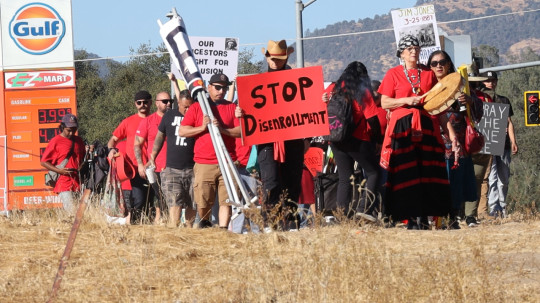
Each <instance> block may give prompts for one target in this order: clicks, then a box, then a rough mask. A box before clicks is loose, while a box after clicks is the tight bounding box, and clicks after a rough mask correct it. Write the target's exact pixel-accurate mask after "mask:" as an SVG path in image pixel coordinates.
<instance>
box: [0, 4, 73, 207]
mask: <svg viewBox="0 0 540 303" xmlns="http://www.w3.org/2000/svg"><path fill="white" fill-rule="evenodd" d="M0 14H1V15H0V22H1V29H2V31H1V38H2V39H1V46H0V49H1V56H0V65H1V72H0V74H1V76H2V81H1V85H2V94H1V101H2V106H0V112H1V114H0V119H1V121H0V137H2V139H4V141H3V142H2V143H3V144H1V146H0V160H1V161H0V166H2V167H3V168H4V170H3V171H4V172H5V173H4V174H0V199H1V201H0V211H7V210H11V209H31V208H42V207H59V206H61V203H60V201H59V199H58V197H57V195H56V194H55V193H53V192H52V189H51V188H50V187H47V186H46V185H45V173H46V172H47V171H46V169H44V168H43V167H42V166H41V165H40V158H41V154H42V153H43V151H44V150H45V147H46V146H47V144H48V142H49V141H50V140H51V139H52V138H53V137H54V136H55V135H57V134H58V133H59V129H58V125H59V124H60V121H61V119H62V117H63V116H64V115H65V114H66V113H72V114H77V106H76V94H75V70H74V66H73V59H74V58H73V38H72V36H73V33H72V28H73V27H72V24H71V1H69V0H54V1H52V0H43V1H32V0H30V1H29V0H20V1H12V0H0Z"/></svg>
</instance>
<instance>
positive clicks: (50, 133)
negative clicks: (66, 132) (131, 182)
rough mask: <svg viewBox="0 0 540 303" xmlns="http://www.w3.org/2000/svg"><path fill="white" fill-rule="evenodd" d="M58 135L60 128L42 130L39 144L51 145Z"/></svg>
mask: <svg viewBox="0 0 540 303" xmlns="http://www.w3.org/2000/svg"><path fill="white" fill-rule="evenodd" d="M58 134H60V129H59V128H40V129H39V143H49V141H51V139H52V138H54V136H56V135H58Z"/></svg>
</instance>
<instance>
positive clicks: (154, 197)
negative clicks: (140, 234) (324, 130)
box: [41, 35, 518, 232]
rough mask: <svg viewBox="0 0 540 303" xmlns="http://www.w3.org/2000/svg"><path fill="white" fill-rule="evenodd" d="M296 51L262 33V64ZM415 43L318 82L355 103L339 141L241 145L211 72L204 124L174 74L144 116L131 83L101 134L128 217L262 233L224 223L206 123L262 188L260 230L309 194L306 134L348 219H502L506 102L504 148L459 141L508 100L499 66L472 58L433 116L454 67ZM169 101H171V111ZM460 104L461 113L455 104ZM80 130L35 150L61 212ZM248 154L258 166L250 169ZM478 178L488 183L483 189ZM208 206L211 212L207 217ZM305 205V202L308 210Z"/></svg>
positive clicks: (77, 158) (142, 94) (511, 143)
mask: <svg viewBox="0 0 540 303" xmlns="http://www.w3.org/2000/svg"><path fill="white" fill-rule="evenodd" d="M293 51H294V49H293V48H292V47H290V46H287V43H286V42H285V40H281V41H269V42H268V45H267V48H266V49H264V48H263V54H264V56H265V58H266V61H267V64H268V72H274V71H281V70H286V69H290V68H291V67H290V66H289V65H287V61H288V58H289V55H290V54H291V53H293ZM420 51H421V43H420V41H419V40H418V39H417V37H415V36H412V35H405V36H403V37H402V38H401V39H400V41H399V43H398V45H397V53H396V55H397V57H398V58H399V59H400V62H401V64H399V65H397V66H395V67H393V68H391V69H389V70H388V71H387V73H386V75H385V76H384V77H383V79H382V81H380V82H379V81H376V80H373V81H372V80H371V79H370V77H369V75H368V71H367V69H366V67H365V66H364V64H363V63H362V62H360V61H353V62H351V63H350V64H348V65H347V67H346V68H345V69H344V71H343V73H342V74H341V76H340V77H339V79H338V80H337V81H336V82H335V83H332V84H331V85H330V86H329V87H328V88H327V89H326V90H325V92H324V93H323V97H322V99H323V101H324V102H328V101H329V100H330V99H331V98H333V97H334V98H335V97H340V98H343V99H344V100H345V101H346V102H349V103H351V105H352V109H353V110H352V112H353V118H354V123H355V125H356V129H355V130H354V132H353V133H352V137H351V138H350V140H347V141H345V142H332V143H329V142H325V141H324V140H319V139H320V138H305V139H295V140H287V141H276V142H271V143H265V144H259V145H257V146H253V147H252V146H243V145H242V144H241V140H240V136H241V130H240V122H239V120H240V119H241V118H242V116H243V111H242V109H241V108H239V107H238V106H237V105H236V104H235V103H233V102H232V101H234V100H232V99H233V95H234V94H228V95H227V92H228V91H229V89H230V88H232V89H231V90H234V83H233V82H231V81H230V80H229V78H228V77H227V76H226V75H224V74H215V75H213V76H212V77H211V79H210V81H209V83H208V85H207V86H206V94H207V95H208V101H209V105H210V109H211V110H212V113H213V116H214V117H215V119H214V120H213V121H211V120H210V117H209V116H208V115H205V114H203V111H202V109H201V106H200V105H199V102H197V100H194V99H193V98H192V96H191V95H190V93H189V91H187V90H183V91H180V89H179V88H178V83H177V81H176V79H175V78H174V76H170V80H171V81H172V83H173V86H174V88H175V98H176V100H175V99H173V98H171V96H170V95H169V93H167V92H159V93H158V94H157V95H156V99H155V104H156V108H157V111H156V112H155V113H153V114H151V113H150V106H151V104H152V95H151V94H150V93H149V92H147V91H144V90H141V91H139V92H137V93H136V94H135V96H134V100H133V102H134V107H135V109H136V113H135V114H133V115H131V116H129V117H127V118H126V119H124V120H123V121H122V122H121V123H120V125H119V126H118V127H117V128H116V129H115V130H114V132H113V133H112V136H111V138H110V140H109V142H108V150H109V153H108V158H109V159H113V158H114V157H117V156H119V155H122V156H123V159H124V161H125V162H126V163H127V164H126V167H124V168H122V169H123V170H128V167H129V166H131V170H132V172H133V173H132V174H131V175H130V174H129V173H127V172H126V171H124V172H123V173H124V175H130V176H129V177H128V178H124V179H123V181H124V182H123V183H122V189H124V196H125V204H126V205H125V206H126V211H125V214H124V215H125V216H126V218H127V219H126V220H127V222H128V223H130V224H139V223H141V222H143V221H142V220H143V219H144V218H149V219H150V220H149V221H148V222H152V223H154V224H161V223H163V222H165V221H167V222H168V223H169V225H170V226H172V227H176V226H178V225H179V224H180V223H181V222H184V223H183V224H184V225H185V226H188V227H191V226H194V223H197V224H196V226H198V227H199V228H207V227H211V226H212V225H213V223H212V221H213V220H212V215H214V216H215V218H217V219H216V220H214V222H215V221H217V223H216V224H215V225H217V226H219V227H220V228H224V229H227V228H231V229H234V231H235V232H245V231H246V225H250V224H248V223H251V225H250V226H251V227H250V228H251V230H259V227H254V225H253V224H252V223H253V222H252V221H250V220H249V218H248V216H247V215H246V216H243V215H242V216H241V217H240V218H241V219H237V220H241V221H240V222H241V223H240V224H238V223H236V225H237V226H239V227H238V228H232V227H231V226H234V225H235V222H231V213H232V212H231V205H230V204H228V203H227V200H228V199H229V197H228V193H227V191H226V189H225V185H224V180H223V176H222V174H221V171H220V167H219V165H218V158H217V157H216V153H215V151H214V148H213V142H212V140H211V135H210V133H209V131H208V125H209V124H210V123H212V124H213V125H214V126H215V127H217V128H218V129H219V132H220V134H221V136H222V138H223V141H224V143H225V146H226V149H227V151H228V152H229V154H230V156H231V158H232V159H233V161H235V164H236V165H237V169H238V171H239V172H240V175H242V179H243V180H244V182H245V183H246V184H247V185H248V186H247V187H248V188H249V190H250V191H252V192H253V193H256V194H260V196H261V198H262V199H261V206H262V207H261V209H262V212H261V215H262V216H261V217H262V221H263V226H260V227H264V228H266V229H267V230H268V229H270V230H297V229H298V228H299V227H300V221H301V216H300V211H299V207H298V205H299V204H304V203H305V204H314V202H315V201H314V200H315V196H314V195H313V190H314V189H313V179H312V178H310V175H309V173H306V172H307V169H306V168H305V167H304V166H303V163H304V161H303V160H304V154H305V152H306V151H307V149H308V148H309V145H310V142H317V144H319V145H323V146H324V148H325V149H327V148H330V149H331V150H332V152H333V156H334V159H335V163H336V165H337V173H338V175H339V181H338V185H337V191H336V195H337V198H336V201H337V207H336V209H335V211H336V212H340V213H341V214H342V215H343V217H344V218H346V219H354V220H358V219H359V220H363V221H362V222H372V223H377V222H381V223H385V225H386V226H395V225H396V223H399V222H404V223H405V224H406V226H407V229H413V230H414V229H430V228H432V226H433V223H434V222H436V220H440V219H437V218H445V219H446V220H444V222H445V223H444V226H445V227H446V228H448V229H460V219H462V220H463V221H464V222H465V225H467V226H468V227H475V226H477V225H478V224H479V222H480V220H479V219H484V218H487V217H497V216H499V217H505V216H506V215H507V210H506V205H507V202H506V196H507V192H508V183H509V175H510V174H509V163H510V155H511V154H516V153H517V151H518V147H517V143H516V139H515V135H514V126H513V124H512V120H511V116H512V113H513V112H512V110H511V107H510V116H509V118H508V127H507V142H506V147H505V152H504V154H503V155H502V156H491V155H483V154H476V155H471V154H468V153H467V152H466V151H465V149H464V148H463V147H464V146H465V144H466V142H465V130H466V126H467V119H472V120H473V121H476V122H477V121H479V120H480V118H481V115H482V104H483V102H500V103H504V104H510V102H509V100H508V99H507V98H506V97H504V96H500V95H498V94H496V87H497V80H498V78H497V74H496V73H495V72H486V73H483V74H481V75H480V74H478V69H477V68H476V67H475V66H474V64H471V65H469V66H468V71H467V72H468V76H469V77H468V80H469V85H470V87H469V88H470V95H467V94H464V93H461V94H460V95H459V96H456V99H455V103H454V104H452V106H450V107H449V108H448V109H446V110H445V111H444V112H443V113H441V114H438V115H432V114H430V113H429V112H428V111H426V110H425V109H424V101H425V99H424V96H425V93H426V92H428V91H430V89H432V88H433V87H434V86H435V85H436V84H437V83H438V82H439V81H441V80H442V79H444V77H446V76H447V75H449V74H451V73H454V72H455V71H456V68H455V66H454V63H453V62H452V60H451V58H450V56H449V55H448V53H446V52H445V51H435V52H433V53H432V54H430V56H429V59H428V62H427V65H423V64H421V63H420V62H419V55H420ZM175 102H176V104H177V108H174V109H171V107H172V105H173V103H175ZM466 106H467V107H469V108H470V113H471V116H470V117H467V115H466V113H465V111H464V110H463V108H464V107H466ZM77 128H78V121H77V118H76V117H75V116H73V115H71V114H68V115H66V116H65V117H64V119H63V120H62V123H61V125H60V131H61V133H60V134H59V135H58V136H57V137H55V138H54V139H53V140H52V141H51V143H50V144H49V145H48V146H47V148H46V150H45V152H44V154H43V156H42V159H41V161H42V162H41V164H42V166H43V167H45V168H47V169H48V170H50V171H53V172H56V173H58V174H59V175H60V177H59V178H58V182H57V183H56V185H55V187H54V191H55V192H56V193H58V194H59V195H60V198H61V201H62V203H63V206H64V209H65V210H67V211H69V212H73V209H74V196H73V192H75V191H76V190H77V189H78V188H79V183H80V181H79V178H78V173H77V171H78V170H79V169H80V167H81V166H82V163H83V162H84V159H83V158H84V154H85V152H84V143H83V141H82V139H80V138H79V137H77V136H76V135H75V132H76V131H77ZM122 141H125V142H122ZM119 143H122V144H119ZM250 158H254V159H255V162H256V164H257V166H258V169H257V170H251V169H252V168H251V167H248V166H249V164H248V160H249V159H250ZM64 162H66V163H64ZM62 163H63V164H62ZM248 169H250V171H248ZM355 170H361V172H362V176H363V178H365V179H366V182H365V189H366V190H365V193H364V194H362V195H360V197H358V198H357V201H353V197H352V196H353V195H352V194H353V191H354V190H355V188H353V185H352V184H351V181H350V179H351V176H352V175H353V173H354V171H355ZM306 176H307V177H306ZM153 179H155V180H153ZM486 180H487V182H486V183H487V186H485V187H482V184H483V183H484V182H485V181H486ZM484 189H487V190H484ZM482 201H487V202H482ZM484 203H485V204H484ZM215 204H217V205H219V207H218V211H217V212H215V213H214V214H212V208H213V206H214V205H215ZM314 212H315V209H313V208H312V210H311V211H310V213H311V214H313V213H314ZM182 214H183V216H182ZM438 222H440V221H438Z"/></svg>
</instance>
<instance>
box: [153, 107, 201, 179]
mask: <svg viewBox="0 0 540 303" xmlns="http://www.w3.org/2000/svg"><path fill="white" fill-rule="evenodd" d="M182 119H184V116H183V115H182V114H181V113H180V112H179V111H178V109H171V110H169V111H167V112H166V113H165V115H163V118H162V119H161V123H160V124H159V126H158V130H159V131H160V132H162V133H164V134H165V136H166V139H167V164H166V166H167V167H171V168H176V169H186V168H193V165H194V164H195V162H194V161H193V147H194V146H195V139H194V138H185V137H180V136H179V135H178V129H179V128H180V122H182Z"/></svg>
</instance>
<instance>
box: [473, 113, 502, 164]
mask: <svg viewBox="0 0 540 303" xmlns="http://www.w3.org/2000/svg"><path fill="white" fill-rule="evenodd" d="M483 108H484V115H483V117H482V120H480V122H479V123H478V124H477V125H476V127H477V128H478V130H479V131H480V132H481V133H482V134H484V137H485V139H486V144H485V145H484V148H482V150H481V151H480V153H481V154H490V155H495V156H502V154H503V153H504V142H505V140H506V127H507V126H508V113H509V111H510V105H509V104H502V103H492V102H484V104H483Z"/></svg>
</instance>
